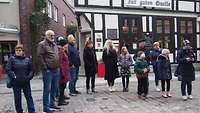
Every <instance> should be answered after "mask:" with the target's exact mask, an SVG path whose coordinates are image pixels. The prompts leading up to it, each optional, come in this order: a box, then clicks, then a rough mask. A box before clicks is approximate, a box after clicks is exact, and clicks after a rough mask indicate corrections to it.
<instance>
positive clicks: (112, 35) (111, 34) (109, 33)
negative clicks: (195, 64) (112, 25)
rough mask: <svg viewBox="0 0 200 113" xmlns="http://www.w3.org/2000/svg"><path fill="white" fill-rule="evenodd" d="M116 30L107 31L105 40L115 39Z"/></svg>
mask: <svg viewBox="0 0 200 113" xmlns="http://www.w3.org/2000/svg"><path fill="white" fill-rule="evenodd" d="M117 38H118V37H117V29H107V39H117Z"/></svg>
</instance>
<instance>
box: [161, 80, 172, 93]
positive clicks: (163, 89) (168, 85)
mask: <svg viewBox="0 0 200 113" xmlns="http://www.w3.org/2000/svg"><path fill="white" fill-rule="evenodd" d="M165 83H167V91H170V80H161V86H162V91H166V90H165Z"/></svg>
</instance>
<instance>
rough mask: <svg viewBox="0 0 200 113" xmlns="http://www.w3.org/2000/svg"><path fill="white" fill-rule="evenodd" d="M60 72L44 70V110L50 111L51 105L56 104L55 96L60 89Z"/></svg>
mask: <svg viewBox="0 0 200 113" xmlns="http://www.w3.org/2000/svg"><path fill="white" fill-rule="evenodd" d="M59 79H60V73H59V72H58V71H57V72H52V71H45V72H43V84H44V85H43V111H44V112H46V111H49V107H51V106H55V97H56V93H57V91H58V84H59V83H58V82H59Z"/></svg>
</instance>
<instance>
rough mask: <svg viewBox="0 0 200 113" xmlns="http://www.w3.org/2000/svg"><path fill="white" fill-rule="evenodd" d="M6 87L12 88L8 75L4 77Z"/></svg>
mask: <svg viewBox="0 0 200 113" xmlns="http://www.w3.org/2000/svg"><path fill="white" fill-rule="evenodd" d="M6 87H7V88H12V87H13V82H12V79H11V78H10V77H9V76H7V78H6Z"/></svg>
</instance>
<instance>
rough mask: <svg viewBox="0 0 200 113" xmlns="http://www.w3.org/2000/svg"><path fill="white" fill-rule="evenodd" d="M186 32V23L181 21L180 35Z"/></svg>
mask: <svg viewBox="0 0 200 113" xmlns="http://www.w3.org/2000/svg"><path fill="white" fill-rule="evenodd" d="M185 32H186V21H180V33H185Z"/></svg>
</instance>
